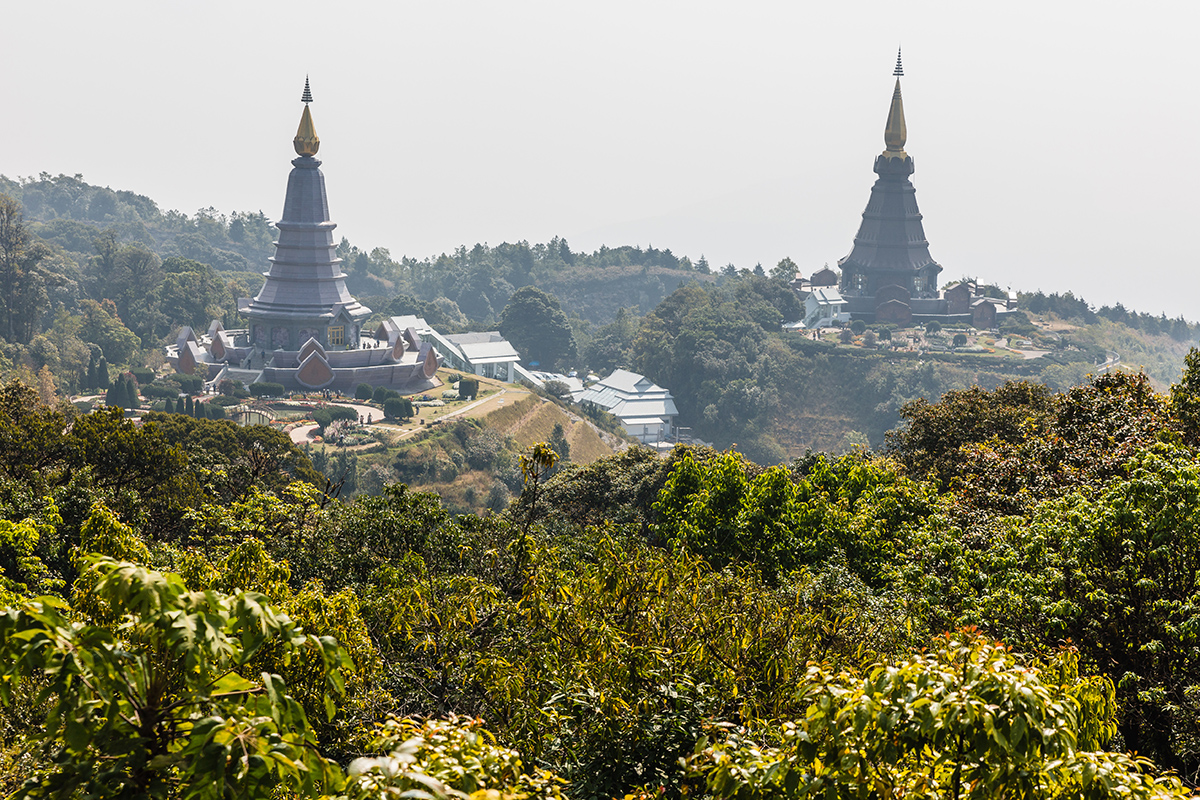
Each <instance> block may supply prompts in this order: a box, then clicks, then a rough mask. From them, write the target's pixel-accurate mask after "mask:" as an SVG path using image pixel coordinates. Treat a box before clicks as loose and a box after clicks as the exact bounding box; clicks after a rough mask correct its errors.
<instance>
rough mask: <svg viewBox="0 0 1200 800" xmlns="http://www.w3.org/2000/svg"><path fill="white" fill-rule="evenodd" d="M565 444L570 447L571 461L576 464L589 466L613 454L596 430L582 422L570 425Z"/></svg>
mask: <svg viewBox="0 0 1200 800" xmlns="http://www.w3.org/2000/svg"><path fill="white" fill-rule="evenodd" d="M567 442H568V443H569V444H570V445H571V461H573V462H574V463H576V464H590V463H592V462H593V461H595V460H597V459H600V458H604V457H605V456H611V455H612V454H613V452H614V451H613V449H612V448H611V447H609V446H608V445H607V444H605V443H604V440H603V439H601V438H600V434H598V433H596V429H595V428H593V427H592V426H591V425H588V424H587V423H586V422H584V421H582V420H580V421H579V422H574V423H572V424H571V432H570V433H569V434H567Z"/></svg>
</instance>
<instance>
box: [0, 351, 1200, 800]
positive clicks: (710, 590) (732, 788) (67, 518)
mask: <svg viewBox="0 0 1200 800" xmlns="http://www.w3.org/2000/svg"><path fill="white" fill-rule="evenodd" d="M902 413H903V415H904V416H905V418H906V419H907V420H908V423H909V424H908V426H907V428H906V429H905V430H904V431H903V432H902V433H901V434H899V435H896V436H893V437H892V439H891V441H890V443H889V448H888V455H887V456H871V455H868V454H865V453H861V452H856V453H852V454H849V455H846V456H843V457H832V456H827V455H819V454H810V455H808V456H807V457H805V458H802V459H797V460H795V461H794V462H792V463H790V464H788V465H779V466H772V467H766V466H762V465H758V464H754V463H752V462H750V461H748V460H746V459H745V458H744V457H743V456H742V455H740V454H739V453H737V452H734V451H726V452H717V451H713V450H711V449H707V448H689V447H685V446H680V447H677V448H676V449H675V450H674V451H672V452H671V453H670V454H669V455H667V456H665V457H664V456H658V455H657V454H655V453H654V452H653V451H651V450H649V449H647V448H631V449H629V450H627V451H625V452H623V453H621V454H619V455H617V456H613V457H610V458H605V459H601V460H599V461H596V462H594V463H592V464H590V465H588V466H577V465H576V466H568V467H566V468H565V469H562V470H560V471H558V472H557V474H555V475H553V476H552V477H547V476H549V475H550V472H551V471H552V470H553V469H554V468H555V467H556V466H557V465H556V462H555V455H556V453H555V451H554V450H553V449H552V448H551V447H549V446H548V445H546V444H544V443H541V444H535V445H533V446H532V447H530V448H528V449H526V450H525V451H524V453H523V454H522V457H521V464H520V471H521V474H522V475H523V476H524V485H523V489H522V491H521V493H520V495H519V497H517V498H516V499H515V500H514V501H513V502H512V504H511V505H509V506H508V507H507V508H503V509H501V510H500V511H499V513H490V514H487V515H486V516H473V515H459V516H456V515H452V514H450V513H448V512H447V510H446V509H445V507H444V506H443V505H442V502H441V500H440V498H439V497H438V496H437V495H436V494H432V493H430V494H423V493H419V492H413V491H411V490H410V489H408V488H407V487H406V486H404V485H402V484H392V485H389V486H387V487H385V488H384V490H383V491H382V492H381V494H379V495H377V496H360V497H358V498H357V499H355V500H354V501H353V502H347V501H343V500H342V499H340V498H339V497H337V496H333V495H334V494H335V492H334V490H333V489H332V487H330V485H329V484H328V483H327V482H325V481H324V480H322V479H321V477H320V476H319V475H316V474H315V473H314V470H313V469H312V467H311V465H310V464H309V462H308V459H307V458H306V457H305V456H304V454H303V453H302V452H300V451H299V450H298V449H297V448H296V447H295V446H294V445H293V444H292V442H291V441H290V439H289V438H288V436H287V435H286V434H284V433H282V432H279V431H275V430H271V429H269V428H265V427H261V426H251V427H246V428H241V427H238V426H236V425H234V424H233V423H231V422H224V421H215V420H206V419H193V418H191V417H188V416H185V415H181V414H155V413H150V414H147V415H146V416H145V418H144V420H143V424H142V425H135V424H134V423H133V422H131V421H128V420H126V419H124V418H123V415H122V413H121V411H120V410H119V409H110V410H107V411H101V412H97V413H93V414H89V415H83V416H76V415H73V414H72V411H71V409H70V407H69V406H67V407H65V408H55V407H51V406H48V405H46V404H44V403H42V402H41V401H40V400H39V397H38V395H37V394H36V393H35V392H33V391H32V390H30V389H28V388H27V387H24V386H22V385H20V384H18V383H10V384H7V385H5V386H3V387H0V793H3V794H4V795H5V796H7V797H14V798H18V799H19V800H27V799H28V800H32V799H33V798H45V797H91V798H98V799H103V798H114V799H115V798H129V797H138V798H143V797H145V798H154V797H162V798H168V797H195V798H210V797H212V798H215V797H223V796H228V797H239V798H247V800H269V799H270V798H279V797H292V798H298V799H299V798H314V799H315V798H320V797H345V798H353V800H387V798H397V797H412V798H429V799H430V800H433V799H435V798H436V800H449V798H459V800H462V798H468V797H469V798H475V799H476V800H489V799H490V798H511V799H512V800H539V799H541V800H566V799H567V798H570V799H575V798H589V799H590V798H597V799H600V800H605V799H607V798H621V797H629V798H638V799H641V800H650V798H658V799H659V800H683V798H696V799H697V800H726V799H728V800H733V799H734V798H736V799H737V800H776V798H794V799H795V800H800V799H801V798H812V797H836V798H851V797H853V798H858V797H866V798H891V797H906V798H907V797H920V798H930V800H933V798H944V797H964V798H965V797H976V798H981V799H983V798H996V797H1014V798H1015V797H1021V798H1079V799H1080V800H1083V799H1084V798H1087V799H1088V800H1091V799H1092V798H1096V799H1097V800H1110V799H1111V800H1117V798H1121V799H1122V800H1128V799H1130V798H1136V799H1137V800H1151V798H1153V799H1154V800H1174V799H1175V798H1179V800H1183V799H1184V798H1187V797H1195V795H1194V794H1192V793H1191V789H1194V788H1195V787H1196V786H1197V784H1198V783H1200V692H1198V691H1197V687H1198V686H1200V650H1198V649H1197V646H1196V644H1197V631H1198V630H1200V584H1198V574H1197V570H1196V565H1197V564H1198V563H1200V502H1198V499H1200V449H1198V446H1200V352H1196V351H1193V353H1192V354H1191V355H1190V356H1189V359H1188V369H1187V371H1186V372H1185V374H1184V376H1183V378H1182V380H1181V381H1180V382H1179V383H1178V384H1176V385H1175V386H1173V387H1171V390H1170V393H1169V394H1167V395H1163V394H1159V393H1157V392H1156V391H1154V389H1153V388H1152V387H1151V386H1150V384H1149V382H1148V381H1147V380H1146V378H1145V377H1144V376H1142V375H1129V374H1123V373H1113V374H1110V375H1105V376H1102V377H1100V378H1097V379H1094V380H1089V381H1088V382H1086V383H1085V384H1084V385H1082V386H1079V387H1075V388H1072V389H1070V390H1068V391H1065V392H1061V393H1057V394H1056V393H1053V392H1051V391H1049V390H1048V389H1046V387H1044V386H1041V385H1036V384H1028V383H1008V384H1004V385H1002V386H1001V387H999V388H998V389H997V390H995V391H987V390H983V389H980V388H977V387H976V388H972V389H970V390H966V391H963V392H957V393H953V394H950V395H948V396H947V397H945V398H944V399H942V400H941V401H940V402H937V403H926V402H917V403H914V404H910V405H908V406H906V407H905V408H904V409H903V410H902ZM1189 787H1191V788H1189Z"/></svg>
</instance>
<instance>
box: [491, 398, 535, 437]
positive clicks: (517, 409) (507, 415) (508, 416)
mask: <svg viewBox="0 0 1200 800" xmlns="http://www.w3.org/2000/svg"><path fill="white" fill-rule="evenodd" d="M541 402H542V401H541V398H539V397H537V396H536V395H532V394H528V395H525V397H523V398H522V399H520V400H517V401H516V402H515V403H511V404H510V403H505V404H504V405H503V406H501V407H499V408H497V409H496V410H495V411H493V412H491V413H490V414H488V415H487V416H486V417H485V418H484V419H485V420H486V421H487V424H488V426H489V427H492V428H495V429H496V430H498V431H500V432H501V433H504V434H506V435H513V429H514V428H516V427H517V425H518V423H520V422H521V419H522V418H523V417H524V416H525V415H527V414H529V413H530V412H532V411H534V410H535V409H536V408H537V406H538V404H539V403H541Z"/></svg>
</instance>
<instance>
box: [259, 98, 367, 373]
mask: <svg viewBox="0 0 1200 800" xmlns="http://www.w3.org/2000/svg"><path fill="white" fill-rule="evenodd" d="M301 102H303V103H304V111H303V113H302V114H301V115H300V127H299V129H298V130H297V131H296V138H295V139H294V140H293V142H292V143H293V145H294V146H295V148H296V154H297V155H298V156H299V157H298V158H296V159H294V160H293V161H292V167H293V169H292V172H291V174H290V175H289V176H288V185H287V196H286V197H285V199H284V202H283V217H282V218H281V219H280V220H279V221H278V222H276V223H275V226H276V227H277V228H279V240H278V241H277V242H275V255H274V256H273V257H272V258H271V259H270V262H271V269H270V271H268V272H266V273H264V274H265V275H266V279H267V280H266V283H264V284H263V287H262V289H261V290H260V291H259V293H258V295H257V296H256V297H255V298H254V299H253V300H249V301H248V302H246V301H243V304H242V306H241V308H240V311H241V312H242V313H243V314H244V315H245V316H246V317H247V318H248V319H249V321H250V332H249V333H250V343H251V345H252V346H253V347H254V348H256V349H258V350H259V351H264V350H265V351H291V352H295V351H298V350H300V349H301V348H302V347H303V346H304V344H305V343H306V342H308V341H309V340H310V339H313V340H316V342H317V344H319V345H321V346H322V347H323V348H327V349H331V350H332V349H338V348H344V347H356V346H357V345H358V341H359V333H360V328H361V323H362V320H363V319H365V318H366V317H368V316H370V314H371V309H369V308H367V307H365V306H363V305H362V304H360V303H359V302H358V301H357V300H355V299H354V297H352V296H351V295H350V292H349V290H348V289H347V288H346V274H345V273H344V272H342V268H341V263H342V260H341V259H340V258H338V257H337V254H336V250H335V245H334V241H333V230H334V228H336V227H337V225H336V224H335V223H333V222H331V221H330V220H329V200H328V198H327V197H326V196H325V176H324V175H322V174H321V170H320V166H321V162H320V160H319V159H317V158H316V157H315V156H316V154H317V150H318V149H319V148H320V146H321V140H320V139H319V138H318V137H317V130H316V127H315V126H314V125H313V118H312V112H311V111H309V104H310V103H311V102H312V92H311V90H310V89H309V84H308V79H307V78H305V79H304V95H303V96H302V97H301Z"/></svg>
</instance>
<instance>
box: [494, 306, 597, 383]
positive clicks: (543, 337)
mask: <svg viewBox="0 0 1200 800" xmlns="http://www.w3.org/2000/svg"><path fill="white" fill-rule="evenodd" d="M500 333H501V334H503V335H504V337H505V338H506V339H508V340H509V341H510V342H512V344H513V346H514V347H516V348H517V352H519V353H520V354H521V360H522V361H524V362H525V363H526V364H531V363H534V362H537V363H538V364H540V365H541V367H542V368H543V369H556V368H559V367H563V366H566V365H569V364H570V363H572V362H573V361H574V360H575V359H576V358H577V356H578V352H577V348H576V344H575V335H574V333H573V332H572V329H571V323H570V322H569V321H567V315H566V314H564V313H563V310H562V307H561V306H560V305H559V304H558V298H556V297H554V296H553V295H549V294H546V293H545V292H543V291H542V290H541V289H539V288H537V287H536V286H526V287H524V288H521V289H518V290H517V291H516V292H514V293H513V295H512V297H510V298H509V300H508V305H506V306H505V307H504V311H503V313H501V315H500Z"/></svg>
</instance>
